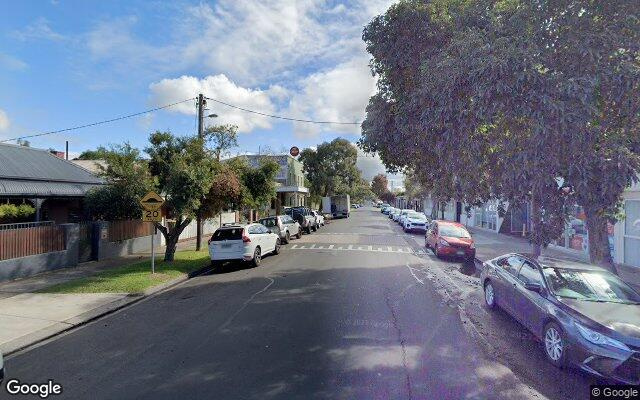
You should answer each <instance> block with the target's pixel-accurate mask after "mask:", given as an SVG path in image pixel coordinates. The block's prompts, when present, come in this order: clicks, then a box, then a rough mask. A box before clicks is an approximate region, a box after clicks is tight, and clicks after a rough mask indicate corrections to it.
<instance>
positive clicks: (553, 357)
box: [542, 322, 567, 368]
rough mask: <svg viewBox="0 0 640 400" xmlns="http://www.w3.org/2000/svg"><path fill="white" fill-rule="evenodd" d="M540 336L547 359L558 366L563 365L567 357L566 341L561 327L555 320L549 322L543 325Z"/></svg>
mask: <svg viewBox="0 0 640 400" xmlns="http://www.w3.org/2000/svg"><path fill="white" fill-rule="evenodd" d="M542 338H543V345H544V354H545V355H546V356H547V360H549V362H550V363H551V364H553V365H555V366H556V367H558V368H562V367H564V366H565V360H566V358H567V355H566V351H567V341H566V339H565V335H564V331H563V330H562V328H560V326H559V325H558V324H556V323H555V322H550V323H548V324H547V326H545V327H544V335H543V336H542Z"/></svg>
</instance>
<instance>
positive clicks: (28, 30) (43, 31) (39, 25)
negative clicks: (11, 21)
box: [14, 17, 65, 41]
mask: <svg viewBox="0 0 640 400" xmlns="http://www.w3.org/2000/svg"><path fill="white" fill-rule="evenodd" d="M14 36H15V37H16V38H17V39H19V40H22V41H26V40H30V39H45V40H53V41H60V40H64V39H65V36H64V35H62V34H60V33H58V32H55V31H54V30H53V29H51V27H50V26H49V21H48V20H47V19H46V18H42V17H40V18H38V19H36V20H35V21H33V22H32V23H30V24H29V25H27V26H26V27H24V28H23V29H22V30H19V31H15V32H14Z"/></svg>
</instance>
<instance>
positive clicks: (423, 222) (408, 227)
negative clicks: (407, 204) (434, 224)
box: [402, 212, 430, 232]
mask: <svg viewBox="0 0 640 400" xmlns="http://www.w3.org/2000/svg"><path fill="white" fill-rule="evenodd" d="M429 222H430V220H429V218H427V216H426V215H424V214H423V213H421V212H411V213H408V214H407V216H406V217H405V218H404V224H402V230H404V231H405V232H410V231H422V232H426V231H427V225H428V224H429Z"/></svg>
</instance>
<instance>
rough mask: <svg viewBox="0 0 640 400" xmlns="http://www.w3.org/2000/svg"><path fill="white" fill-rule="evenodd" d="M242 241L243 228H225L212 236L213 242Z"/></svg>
mask: <svg viewBox="0 0 640 400" xmlns="http://www.w3.org/2000/svg"><path fill="white" fill-rule="evenodd" d="M240 239H242V228H224V229H218V230H217V231H215V232H214V234H213V236H211V241H212V242H217V241H220V240H240Z"/></svg>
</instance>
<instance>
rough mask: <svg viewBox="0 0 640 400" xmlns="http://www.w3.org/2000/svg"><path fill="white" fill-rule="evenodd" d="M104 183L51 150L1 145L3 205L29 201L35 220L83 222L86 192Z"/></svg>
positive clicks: (0, 166)
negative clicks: (34, 212) (34, 210)
mask: <svg viewBox="0 0 640 400" xmlns="http://www.w3.org/2000/svg"><path fill="white" fill-rule="evenodd" d="M103 184H105V182H104V181H103V180H102V179H100V178H98V177H97V176H95V175H94V174H92V173H91V172H90V171H88V170H86V169H84V168H81V167H79V166H77V165H75V164H73V163H72V162H70V161H67V160H65V159H64V157H60V156H58V155H57V154H52V153H51V152H49V151H48V150H40V149H35V148H31V147H24V146H15V145H11V144H2V143H0V203H5V202H12V203H16V204H19V203H22V202H28V203H30V204H31V205H33V206H34V207H35V209H36V214H35V216H34V220H35V221H45V220H51V221H55V222H56V223H65V222H77V221H79V220H82V219H83V216H84V214H85V213H84V205H83V199H84V197H85V195H86V194H87V192H88V191H89V190H90V189H92V188H95V187H98V186H100V185H103Z"/></svg>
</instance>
